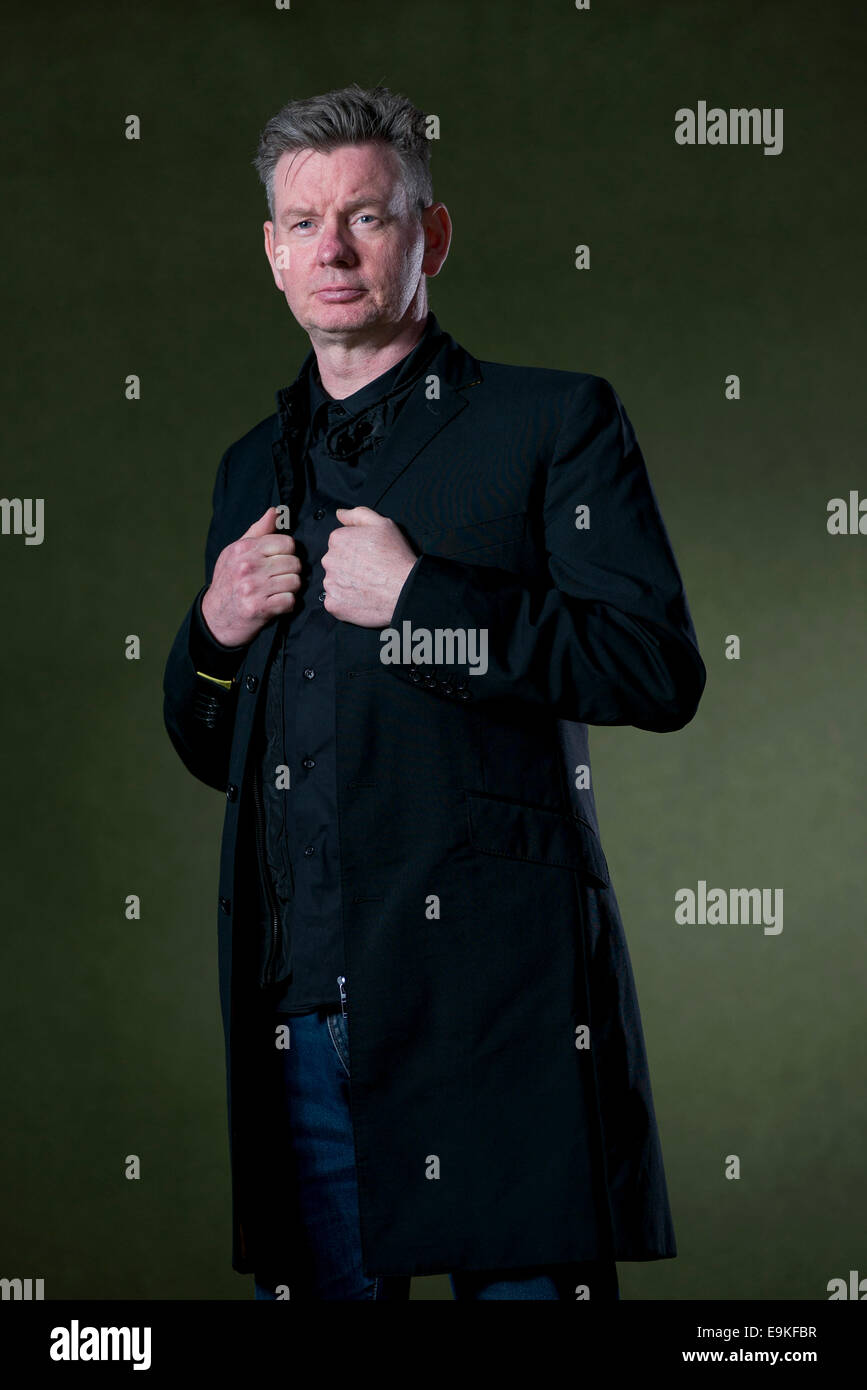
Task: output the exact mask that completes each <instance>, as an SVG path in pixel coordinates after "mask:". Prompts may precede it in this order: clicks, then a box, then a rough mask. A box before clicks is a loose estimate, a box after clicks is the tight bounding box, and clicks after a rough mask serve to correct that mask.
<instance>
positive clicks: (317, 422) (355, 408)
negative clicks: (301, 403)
mask: <svg viewBox="0 0 867 1390" xmlns="http://www.w3.org/2000/svg"><path fill="white" fill-rule="evenodd" d="M441 332H442V330H441V328H440V326H439V324H438V322H437V319H436V316H435V315H434V312H433V310H432V309H429V310H428V316H427V319H426V321H425V326H424V331H423V333H422V335H421V337H420V338H419V340H418V342H417V343H416V345H415V347H414V348H412V350H411V351H410V352H409V353H407V355H406V357H402V358H401V359H400V361H399V362H395V364H394V366H393V367H389V369H388V371H385V372H383V373H382V374H381V375H380V376H377V377H374V379H373V381H368V382H367V384H366V385H365V386H362V387H361V389H360V390H358V391H353V393H352V395H351V396H344V398H343V399H342V400H336V399H335V398H334V397H333V396H329V395H328V394H327V392H326V391H325V389H324V387H323V385H322V382H321V381H320V379H319V368H318V367H317V365H316V358H315V357H313V359H312V360H311V363H310V369H309V371H308V373H307V384H308V390H309V402H310V424H311V431H312V433H313V434H319V433H320V432H321V431H323V430H326V429H328V428H329V427H330V426H332V425H335V424H337V423H339V422H340V421H341V420H342V421H343V422H344V423H347V422H348V421H349V420H350V419H351V418H352V417H353V416H354V415H358V414H360V412H361V411H362V410H366V409H367V408H368V407H369V406H372V405H375V404H376V403H377V402H378V401H381V400H382V399H383V397H385V396H387V395H388V394H390V393H391V392H392V391H395V390H397V389H399V388H400V387H401V386H404V385H406V384H408V383H409V382H410V381H411V380H413V379H414V378H415V376H416V375H417V374H418V373H419V372H420V370H421V368H422V367H423V366H424V364H425V362H426V361H427V358H428V354H429V352H430V350H431V348H432V346H433V341H434V339H435V338H438V337H439V335H440V334H441ZM336 406H340V407H342V410H340V411H338V410H335V407H336Z"/></svg>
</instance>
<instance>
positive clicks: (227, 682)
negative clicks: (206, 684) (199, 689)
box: [196, 671, 232, 690]
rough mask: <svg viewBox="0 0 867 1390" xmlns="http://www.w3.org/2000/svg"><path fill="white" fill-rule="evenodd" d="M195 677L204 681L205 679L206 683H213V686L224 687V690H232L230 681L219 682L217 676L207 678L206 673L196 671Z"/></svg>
mask: <svg viewBox="0 0 867 1390" xmlns="http://www.w3.org/2000/svg"><path fill="white" fill-rule="evenodd" d="M196 675H197V676H203V677H204V679H205V680H206V681H213V682H214V683H215V685H222V686H224V687H225V688H226V690H231V689H232V682H231V681H222V680H220V677H219V676H209V675H208V673H207V672H206V671H197V672H196Z"/></svg>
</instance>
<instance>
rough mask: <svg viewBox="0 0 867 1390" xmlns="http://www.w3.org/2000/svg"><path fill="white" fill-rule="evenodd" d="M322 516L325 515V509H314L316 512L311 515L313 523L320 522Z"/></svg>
mask: <svg viewBox="0 0 867 1390" xmlns="http://www.w3.org/2000/svg"><path fill="white" fill-rule="evenodd" d="M324 515H325V508H324V507H317V508H316V511H315V512H314V513H313V520H314V521H321V520H322V518H323V517H324Z"/></svg>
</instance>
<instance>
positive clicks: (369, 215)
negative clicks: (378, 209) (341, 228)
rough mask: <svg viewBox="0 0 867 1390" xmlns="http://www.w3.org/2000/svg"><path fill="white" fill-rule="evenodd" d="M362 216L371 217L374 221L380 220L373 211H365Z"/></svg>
mask: <svg viewBox="0 0 867 1390" xmlns="http://www.w3.org/2000/svg"><path fill="white" fill-rule="evenodd" d="M361 217H369V218H370V219H371V220H372V221H373V222H377V221H379V219H378V218H377V217H376V215H375V214H374V213H372V212H363V213H361ZM361 217H360V218H359V221H360V220H361Z"/></svg>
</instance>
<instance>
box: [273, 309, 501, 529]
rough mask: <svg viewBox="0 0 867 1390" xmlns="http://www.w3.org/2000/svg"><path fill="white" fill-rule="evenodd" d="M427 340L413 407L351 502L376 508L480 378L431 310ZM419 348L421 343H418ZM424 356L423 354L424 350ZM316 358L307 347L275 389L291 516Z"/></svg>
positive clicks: (278, 446)
mask: <svg viewBox="0 0 867 1390" xmlns="http://www.w3.org/2000/svg"><path fill="white" fill-rule="evenodd" d="M428 328H429V330H430V338H431V353H432V355H431V356H430V359H429V360H428V362H427V364H426V366H425V367H424V368H423V370H422V372H421V373H420V375H419V377H418V380H417V381H416V384H415V386H414V387H413V394H414V393H416V392H418V393H419V400H420V403H421V408H419V405H418V402H417V404H416V409H415V410H408V409H404V410H402V411H401V412H400V414H399V415H398V417H397V420H396V421H395V423H394V425H393V427H392V429H391V433H390V434H389V436H388V438H387V439H386V441H385V443H384V444H383V445H382V446H381V448H380V449H379V450H378V451H377V452H376V454H375V455H374V456H373V458H372V460H371V464H370V468H369V471H368V473H367V477H366V478H365V481H364V484H363V486H362V488H361V490H360V492H359V493H358V494H357V495H356V498H355V502H354V505H355V506H364V507H373V508H376V505H377V503H378V502H379V500H380V498H381V497H382V496H383V494H384V493H385V492H386V491H387V490H388V488H390V487H391V485H392V483H393V482H394V480H395V479H396V478H397V477H398V476H399V475H400V474H401V473H402V472H403V471H404V470H405V469H406V468H408V467H409V466H410V465H411V463H412V462H413V460H414V459H415V458H416V456H417V455H418V454H419V453H420V452H421V451H422V449H424V447H425V446H426V445H427V444H429V443H430V441H431V439H433V437H434V435H436V434H438V433H439V431H440V430H441V429H443V428H445V426H446V425H448V424H449V423H450V422H451V420H453V419H454V417H455V416H456V415H458V414H459V413H460V412H461V411H462V410H463V409H464V407H465V406H466V404H467V402H466V398H465V397H464V396H463V395H461V390H462V388H464V387H467V386H472V385H476V384H477V383H479V382H480V381H481V380H482V370H481V365H480V363H479V361H478V359H477V358H475V357H474V356H473V355H472V353H470V352H467V350H466V349H465V348H463V347H461V346H460V344H459V343H457V342H456V341H455V339H454V338H453V337H452V336H451V334H450V333H446V332H445V331H444V330H443V329H442V328H440V325H439V323H438V321H437V319H436V317H435V315H434V313H433V311H432V310H431V311H430V313H429V318H428ZM419 346H421V345H419ZM425 355H426V354H425ZM314 359H315V353H314V352H313V349H312V348H311V349H310V351H309V352H308V353H307V356H306V357H305V358H304V361H303V362H302V363H301V367H300V369H299V371H298V375H297V376H296V377H295V380H294V381H293V382H292V383H291V385H290V386H287V387H284V388H283V390H281V391H278V392H277V396H276V400H277V413H276V415H275V417H274V429H273V434H272V446H271V447H272V453H273V458H274V471H275V474H276V479H277V487H278V495H279V497H280V500H281V502H283V503H285V504H286V505H287V506H288V507H289V510H290V517H292V518H294V515H295V501H296V497H297V483H296V478H297V476H298V472H299V469H300V467H301V463H302V452H301V445H302V444H303V437H304V433H305V431H306V428H307V419H308V383H307V373H308V371H309V370H310V367H311V365H312V363H313V361H314ZM432 376H433V377H436V378H437V379H438V382H439V398H438V399H434V400H430V399H428V384H429V381H430V378H431V377H432Z"/></svg>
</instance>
